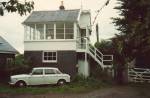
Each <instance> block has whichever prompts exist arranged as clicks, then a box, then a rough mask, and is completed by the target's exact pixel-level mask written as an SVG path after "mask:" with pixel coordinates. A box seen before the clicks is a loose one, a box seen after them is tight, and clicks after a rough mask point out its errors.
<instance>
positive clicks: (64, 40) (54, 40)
mask: <svg viewBox="0 0 150 98" xmlns="http://www.w3.org/2000/svg"><path fill="white" fill-rule="evenodd" d="M75 41H76V39H48V40H25V41H24V42H75Z"/></svg>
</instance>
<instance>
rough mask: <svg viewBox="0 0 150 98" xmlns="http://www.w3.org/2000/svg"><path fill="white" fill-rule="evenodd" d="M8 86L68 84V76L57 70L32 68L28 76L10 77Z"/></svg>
mask: <svg viewBox="0 0 150 98" xmlns="http://www.w3.org/2000/svg"><path fill="white" fill-rule="evenodd" d="M10 79H11V81H10V83H9V84H10V85H15V86H18V87H23V86H27V85H44V84H58V85H64V84H65V83H67V82H70V76H69V75H68V74H63V73H62V72H60V71H59V69H58V68H52V67H38V68H33V70H32V72H31V73H30V74H22V75H14V76H11V77H10Z"/></svg>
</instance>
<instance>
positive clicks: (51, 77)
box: [44, 69, 59, 84]
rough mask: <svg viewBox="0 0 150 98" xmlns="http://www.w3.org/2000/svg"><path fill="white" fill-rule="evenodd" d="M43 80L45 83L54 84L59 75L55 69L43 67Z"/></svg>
mask: <svg viewBox="0 0 150 98" xmlns="http://www.w3.org/2000/svg"><path fill="white" fill-rule="evenodd" d="M44 72H45V75H44V82H45V84H56V83H57V81H58V79H59V77H58V74H57V73H56V71H55V69H44Z"/></svg>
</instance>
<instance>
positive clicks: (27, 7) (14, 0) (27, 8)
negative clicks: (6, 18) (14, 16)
mask: <svg viewBox="0 0 150 98" xmlns="http://www.w3.org/2000/svg"><path fill="white" fill-rule="evenodd" d="M33 9H34V2H33V1H28V2H27V1H26V0H25V1H24V2H19V1H18V0H9V1H7V2H6V1H2V2H0V15H1V16H3V15H4V13H5V12H6V11H7V12H18V14H20V15H21V16H22V15H25V14H26V13H30V12H31V11H32V10H33Z"/></svg>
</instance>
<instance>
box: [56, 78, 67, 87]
mask: <svg viewBox="0 0 150 98" xmlns="http://www.w3.org/2000/svg"><path fill="white" fill-rule="evenodd" d="M65 84H66V81H65V80H63V79H62V80H59V81H58V82H57V85H58V86H63V85H65Z"/></svg>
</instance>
